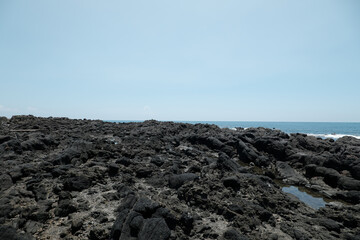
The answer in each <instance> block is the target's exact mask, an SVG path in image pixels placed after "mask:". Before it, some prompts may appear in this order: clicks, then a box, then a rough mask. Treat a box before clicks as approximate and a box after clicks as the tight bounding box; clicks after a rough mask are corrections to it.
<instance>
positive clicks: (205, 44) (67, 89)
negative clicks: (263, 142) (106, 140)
mask: <svg viewBox="0 0 360 240" xmlns="http://www.w3.org/2000/svg"><path fill="white" fill-rule="evenodd" d="M359 13H360V1H358V0H336V1H334V0H317V1H313V0H304V1H293V0H288V1H285V0H272V1H269V0H264V1H260V0H254V1H240V0H234V1H231V0H227V1H220V0H219V1H212V0H196V1H194V0H191V1H190V0H181V1H168V0H164V1H158V0H154V1H142V0H138V1H92V0H86V1H85V0H84V1H73V0H71V1H70V0H61V1H60V0H59V1H52V0H42V1H38V0H37V1H25V0H24V1H18V0H14V1H6V0H0V86H1V88H0V115H3V116H7V117H10V116H12V115H17V114H33V115H36V116H45V117H47V116H53V117H56V116H66V117H70V118H90V119H106V120H116V119H121V120H144V119H157V120H224V121H355V122H360V14H359Z"/></svg>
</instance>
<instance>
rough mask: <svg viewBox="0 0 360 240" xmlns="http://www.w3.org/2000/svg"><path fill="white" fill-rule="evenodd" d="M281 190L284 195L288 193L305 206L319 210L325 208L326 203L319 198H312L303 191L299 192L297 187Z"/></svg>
mask: <svg viewBox="0 0 360 240" xmlns="http://www.w3.org/2000/svg"><path fill="white" fill-rule="evenodd" d="M281 190H282V191H283V192H286V193H290V194H292V195H294V196H296V197H297V198H299V200H300V201H302V202H304V203H305V204H306V205H308V206H310V207H312V208H314V209H316V210H317V209H319V208H321V207H325V205H326V202H325V201H324V199H323V198H321V197H313V196H311V195H310V194H308V193H306V192H305V191H301V190H300V189H299V188H298V187H294V186H289V187H282V188H281Z"/></svg>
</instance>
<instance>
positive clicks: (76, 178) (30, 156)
mask: <svg viewBox="0 0 360 240" xmlns="http://www.w3.org/2000/svg"><path fill="white" fill-rule="evenodd" d="M283 184H288V185H293V186H301V187H303V188H305V189H307V190H308V191H311V192H314V193H317V194H318V195H319V196H322V197H324V198H326V199H329V202H328V204H327V205H326V206H325V207H323V208H320V209H313V208H311V207H310V206H308V205H306V204H305V203H303V202H301V201H300V200H299V199H297V198H296V197H294V196H293V195H291V194H288V193H285V192H283V191H282V190H281V187H282V186H283ZM359 203H360V140H358V139H355V138H351V137H343V138H340V139H338V140H336V141H334V140H332V139H319V138H315V137H312V136H306V135H305V134H291V135H288V134H285V133H283V132H281V131H277V130H270V129H265V128H256V129H252V128H250V129H241V128H238V129H236V130H231V129H221V128H219V127H217V126H215V125H203V124H196V125H191V124H183V123H173V122H157V121H145V122H142V123H110V122H102V121H91V120H70V119H67V118H37V117H33V116H15V117H12V118H11V119H7V118H0V239H4V240H5V239H7V240H11V239H25V240H27V239H91V240H110V239H111V240H118V239H134V240H135V239H139V240H165V239H224V240H225V239H226V240H238V239H241V240H243V239H302V240H305V239H326V240H330V239H349V240H350V239H360V204H359Z"/></svg>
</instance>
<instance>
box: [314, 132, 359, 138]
mask: <svg viewBox="0 0 360 240" xmlns="http://www.w3.org/2000/svg"><path fill="white" fill-rule="evenodd" d="M307 135H309V136H314V137H320V138H332V139H334V140H336V139H339V138H342V137H353V138H357V139H360V136H356V135H346V134H336V133H333V134H315V133H307Z"/></svg>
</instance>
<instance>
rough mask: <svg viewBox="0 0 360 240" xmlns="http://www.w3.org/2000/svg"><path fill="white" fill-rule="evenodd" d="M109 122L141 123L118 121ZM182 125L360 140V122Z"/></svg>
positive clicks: (205, 122) (211, 122)
mask: <svg viewBox="0 0 360 240" xmlns="http://www.w3.org/2000/svg"><path fill="white" fill-rule="evenodd" d="M109 122H139V121H125V120H116V121H109ZM174 122H182V123H190V124H196V123H203V124H215V125H217V126H219V127H221V128H230V129H232V128H236V127H242V128H250V127H265V128H271V129H278V130H281V131H283V132H285V133H288V134H290V133H306V134H308V135H313V136H316V137H320V138H333V139H338V138H340V137H344V136H352V137H355V138H358V139H360V122H251V121H250V122H245V121H174Z"/></svg>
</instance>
